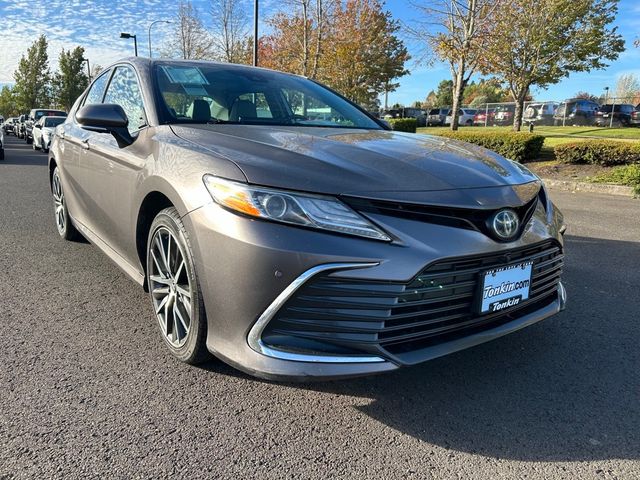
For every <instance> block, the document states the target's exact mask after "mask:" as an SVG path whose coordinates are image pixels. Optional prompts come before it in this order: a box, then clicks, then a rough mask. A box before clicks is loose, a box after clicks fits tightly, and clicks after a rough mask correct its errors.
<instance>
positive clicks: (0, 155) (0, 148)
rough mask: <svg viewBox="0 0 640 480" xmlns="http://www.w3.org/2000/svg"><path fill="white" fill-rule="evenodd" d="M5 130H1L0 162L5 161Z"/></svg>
mask: <svg viewBox="0 0 640 480" xmlns="http://www.w3.org/2000/svg"><path fill="white" fill-rule="evenodd" d="M2 130H4V129H3V128H0V160H4V133H3V132H2Z"/></svg>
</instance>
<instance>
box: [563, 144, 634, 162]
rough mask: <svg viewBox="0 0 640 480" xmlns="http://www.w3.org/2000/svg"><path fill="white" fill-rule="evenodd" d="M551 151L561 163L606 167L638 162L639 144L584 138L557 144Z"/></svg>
mask: <svg viewBox="0 0 640 480" xmlns="http://www.w3.org/2000/svg"><path fill="white" fill-rule="evenodd" d="M553 152H554V153H555V156H556V160H558V161H559V162H561V163H590V164H593V165H603V166H606V167H609V166H613V165H631V164H634V163H640V144H638V143H627V142H617V141H615V140H584V141H582V142H573V143H565V144H563V145H557V146H556V147H555V148H554V149H553Z"/></svg>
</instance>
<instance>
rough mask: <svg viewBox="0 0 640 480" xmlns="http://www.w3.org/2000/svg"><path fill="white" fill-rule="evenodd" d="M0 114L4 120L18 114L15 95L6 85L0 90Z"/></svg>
mask: <svg viewBox="0 0 640 480" xmlns="http://www.w3.org/2000/svg"><path fill="white" fill-rule="evenodd" d="M0 113H2V114H4V116H5V118H6V117H11V116H16V115H19V114H20V109H19V108H18V105H17V103H16V96H15V93H14V92H13V90H12V89H11V88H10V87H9V86H8V85H5V86H3V87H2V90H0Z"/></svg>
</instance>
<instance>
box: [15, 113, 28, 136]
mask: <svg viewBox="0 0 640 480" xmlns="http://www.w3.org/2000/svg"><path fill="white" fill-rule="evenodd" d="M27 117H29V115H28V114H26V113H25V114H24V115H20V116H19V117H18V122H17V123H16V129H17V133H16V137H18V138H25V123H26V121H27Z"/></svg>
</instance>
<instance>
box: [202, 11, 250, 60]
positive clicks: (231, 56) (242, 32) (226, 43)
mask: <svg viewBox="0 0 640 480" xmlns="http://www.w3.org/2000/svg"><path fill="white" fill-rule="evenodd" d="M242 7H243V5H242V2H241V0H211V20H212V24H213V48H214V50H215V52H216V56H217V57H218V58H219V59H220V60H222V61H224V62H229V63H245V61H246V58H245V49H244V44H245V39H246V37H247V36H248V35H249V26H248V25H249V20H248V18H247V15H246V14H245V12H244V10H243V8H242Z"/></svg>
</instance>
